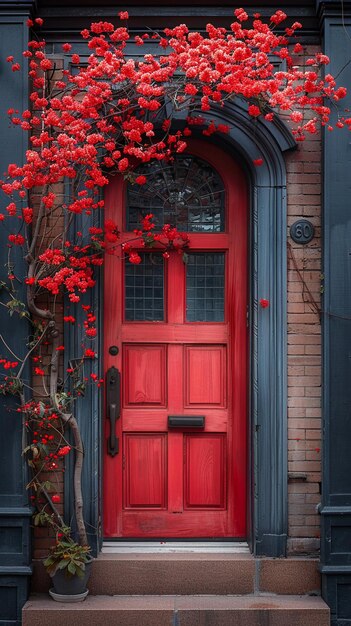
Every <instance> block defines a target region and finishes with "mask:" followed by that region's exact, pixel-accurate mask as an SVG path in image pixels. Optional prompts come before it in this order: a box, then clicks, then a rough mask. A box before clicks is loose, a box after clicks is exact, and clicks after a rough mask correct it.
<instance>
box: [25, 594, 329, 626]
mask: <svg viewBox="0 0 351 626" xmlns="http://www.w3.org/2000/svg"><path fill="white" fill-rule="evenodd" d="M67 624H74V626H119V625H121V626H205V625H206V626H233V625H234V624H235V626H263V625H266V626H329V624H330V617H329V608H328V607H327V605H326V604H325V603H324V602H323V600H322V599H321V598H319V597H309V596H284V595H281V596H275V595H264V596H260V595H255V596H249V595H247V596H233V595H229V596H223V595H221V596H212V595H202V596H200V595H195V596H194V595H187V596H174V595H162V596H160V595H157V596H156V595H155V596H149V595H148V596H125V595H120V596H90V595H89V596H88V597H87V598H86V600H84V602H79V603H77V604H70V603H58V602H54V601H53V600H51V599H50V598H48V597H47V596H46V595H37V596H35V595H33V596H32V597H31V598H30V599H29V601H28V602H27V603H26V605H25V607H24V609H23V626H67Z"/></svg>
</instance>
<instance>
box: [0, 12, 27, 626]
mask: <svg viewBox="0 0 351 626" xmlns="http://www.w3.org/2000/svg"><path fill="white" fill-rule="evenodd" d="M32 6H33V2H31V1H30V2H18V3H16V4H15V3H13V4H12V3H11V6H9V3H6V4H5V5H4V4H2V5H0V87H1V113H2V115H1V116H0V140H1V146H2V150H1V153H0V171H1V173H3V172H4V171H5V170H6V169H7V166H8V164H9V163H11V162H15V163H19V164H21V163H23V158H24V152H25V150H26V149H27V147H28V143H27V137H26V135H25V134H24V133H23V132H21V131H20V130H19V129H14V128H11V127H10V126H9V123H8V120H7V116H6V110H7V109H8V108H9V107H14V108H15V109H18V110H20V111H22V110H24V109H26V108H27V106H28V77H27V74H26V60H25V59H24V58H23V57H22V51H23V50H25V49H26V47H27V43H28V28H27V26H26V19H27V18H28V15H29V13H30V10H31V8H32ZM9 54H13V55H14V57H15V58H16V60H19V61H20V63H21V65H22V66H23V71H22V72H21V73H13V72H12V71H11V67H10V65H9V64H8V63H6V61H5V59H6V57H7V55H9ZM1 175H2V174H1ZM7 204H8V199H7V198H6V196H5V195H4V194H2V195H1V198H0V205H1V206H0V211H1V212H3V210H4V206H6V205H7ZM14 219H15V218H14ZM6 230H7V229H1V232H0V247H1V250H2V251H3V252H4V251H6V249H7V243H8V241H7V232H6ZM16 252H17V254H16V257H15V259H14V260H15V263H16V269H15V272H16V273H17V275H19V276H20V275H21V269H20V267H21V266H22V267H23V264H24V261H23V251H22V250H17V251H16ZM16 252H15V253H16ZM5 256H6V253H5V255H4V256H3V260H2V262H1V264H0V280H4V281H6V280H7V269H6V267H5V265H4V264H5V262H6V258H5ZM16 288H17V290H18V297H19V298H20V299H21V300H25V291H24V286H22V285H21V284H20V283H19V282H18V283H17V284H16ZM4 291H5V290H1V294H0V298H1V301H2V302H3V303H6V301H7V300H8V297H6V294H5V293H4ZM0 309H1V310H0V328H1V333H2V334H3V335H4V336H5V337H10V338H11V339H10V344H11V348H12V349H13V350H14V353H15V354H18V355H19V356H20V357H23V356H24V353H25V344H26V341H27V338H28V335H29V334H30V328H29V325H28V324H27V322H26V320H24V319H22V320H20V319H19V318H18V317H17V318H10V317H9V315H8V312H7V311H6V309H5V308H3V307H0ZM14 324H15V333H14ZM0 352H1V355H2V356H4V357H5V356H6V357H9V358H11V356H10V354H9V353H7V351H6V349H5V347H4V346H3V345H1V346H0ZM24 377H25V379H26V380H27V381H28V382H29V381H30V368H29V367H27V368H26V370H25V371H24ZM17 405H18V402H17V400H16V399H15V398H12V397H10V396H1V398H0V426H1V432H2V433H5V434H6V436H5V437H4V436H3V437H2V438H1V442H0V532H1V534H2V538H3V540H2V545H1V565H0V605H1V608H2V607H3V601H4V599H6V600H5V604H6V617H7V620H6V624H10V623H11V624H13V625H14V626H18V625H19V624H20V623H21V611H22V606H23V605H24V603H25V601H26V599H27V596H28V589H29V580H30V576H31V573H32V568H31V515H32V509H31V506H30V505H29V502H28V492H27V490H26V484H27V482H28V473H27V463H26V461H25V459H23V457H22V455H21V453H22V448H23V434H22V420H21V416H20V414H18V413H16V408H17ZM1 608H0V621H1V622H2V623H3V624H5V621H2V620H1V617H4V614H3V611H1Z"/></svg>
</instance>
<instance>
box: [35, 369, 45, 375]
mask: <svg viewBox="0 0 351 626" xmlns="http://www.w3.org/2000/svg"><path fill="white" fill-rule="evenodd" d="M34 374H36V376H44V375H45V372H44V370H43V369H42V368H41V367H35V368H34Z"/></svg>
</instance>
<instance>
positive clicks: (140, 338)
mask: <svg viewBox="0 0 351 626" xmlns="http://www.w3.org/2000/svg"><path fill="white" fill-rule="evenodd" d="M191 155H192V156H189V157H188V156H185V157H184V156H182V157H179V159H178V160H176V162H174V163H173V164H171V163H170V164H166V165H165V164H156V165H154V166H153V165H151V164H150V165H148V168H149V169H148V172H149V173H150V177H151V179H152V181H153V182H152V181H151V182H150V184H149V185H148V186H147V187H146V188H145V190H144V189H143V188H141V189H140V188H138V189H136V187H137V186H133V187H132V188H131V189H130V190H129V196H128V202H129V205H130V206H129V218H128V217H126V204H127V199H126V196H127V194H126V184H125V183H124V182H123V181H121V180H120V179H117V178H116V180H114V181H113V182H112V183H111V184H110V185H109V188H108V192H107V197H106V212H107V215H106V217H107V218H109V217H113V219H114V220H115V221H116V222H117V223H118V225H119V226H120V228H122V229H123V232H122V240H123V238H125V239H130V238H131V233H130V232H129V233H128V232H126V231H128V229H129V231H130V230H132V226H133V219H134V218H133V210H134V213H136V212H137V211H140V209H141V208H142V206H143V203H144V205H145V210H144V214H145V213H149V212H153V213H157V211H158V210H161V209H162V211H166V217H167V211H170V212H172V211H174V210H176V211H178V213H182V215H181V216H180V218H179V219H181V220H182V219H185V218H184V215H183V214H184V212H185V213H187V217H186V219H188V221H189V223H190V226H189V229H191V232H189V237H190V248H189V262H188V264H184V263H183V260H182V256H181V255H179V254H177V253H176V252H171V255H170V258H169V260H164V259H163V257H162V255H157V254H155V253H152V256H151V257H150V255H149V254H148V253H145V254H144V256H143V262H142V264H140V265H139V266H133V265H131V264H130V263H129V262H128V261H121V260H118V259H117V258H116V257H107V261H106V276H105V300H104V311H105V363H106V369H107V368H109V367H111V366H115V367H116V368H117V369H118V370H119V371H120V373H121V416H120V418H119V419H118V420H117V423H116V434H117V436H118V438H119V453H118V454H117V455H115V456H111V455H109V454H108V450H107V448H108V446H107V440H108V437H109V436H110V424H109V422H108V420H105V442H106V443H105V455H104V532H105V536H106V537H141V538H142V537H245V536H246V472H247V467H246V463H247V460H246V436H247V435H246V430H247V322H246V310H247V189H246V183H245V179H244V175H243V172H242V171H241V168H240V167H239V166H238V164H237V163H236V162H235V161H234V160H232V159H231V158H230V157H229V156H228V155H226V154H225V153H223V152H222V151H221V150H219V149H217V148H215V147H214V146H212V145H211V146H210V148H209V147H207V149H205V148H204V147H203V146H202V144H201V143H200V142H194V143H193V144H191ZM153 167H154V168H155V172H156V173H155V177H154V178H152V177H153V175H152V168H153ZM160 168H161V169H162V168H163V170H162V176H164V183H163V182H162V180H161V182H160V173H159V171H158V170H160ZM166 170H167V174H166V175H164V172H165V171H166ZM157 171H158V173H157ZM216 171H217V172H219V173H220V177H219V176H218V174H217V173H216ZM162 176H161V178H162ZM177 180H178V182H177ZM179 180H181V184H180V183H179ZM219 181H220V182H219ZM163 184H164V188H163V187H162V185H163ZM177 185H178V187H177ZM221 185H222V189H220V187H221ZM138 194H139V196H138ZM143 194H144V196H143ZM153 203H154V204H155V206H156V209H155V210H152V207H153ZM221 203H222V209H221V211H222V213H221V215H219V213H220V210H219V209H218V210H217V208H216V207H215V208H214V209H213V205H216V204H221ZM172 204H173V205H174V204H177V208H176V209H174V206H173V207H172ZM134 205H137V208H135V206H134ZM161 205H163V206H162V207H161V209H158V208H157V207H160V206H161ZM200 205H204V206H200ZM206 205H207V209H206ZM189 206H190V207H192V208H191V209H189ZM133 207H134V208H133ZM165 207H166V209H165ZM206 211H207V212H206ZM191 212H192V213H191ZM190 213H191V215H190ZM128 219H129V227H128V226H127V221H128ZM165 219H166V218H165ZM122 225H123V226H122ZM178 228H179V230H181V228H180V227H178ZM111 346H117V347H118V349H119V352H118V354H117V355H111V354H110V350H109V349H110V347H111ZM112 351H113V350H112ZM170 416H171V420H169V417H170ZM174 416H176V418H177V419H178V422H179V416H180V417H182V418H184V419H185V420H188V421H187V422H186V424H188V423H189V420H190V426H184V425H181V426H179V425H176V426H175V427H174V426H172V425H170V423H169V422H170V421H171V422H177V419H176V420H174ZM194 417H200V418H202V417H203V418H204V420H203V421H204V425H203V427H201V426H200V427H198V426H197V425H196V424H195V423H194V421H192V418H194ZM181 421H183V420H181ZM196 421H198V422H200V423H201V419H199V420H195V422H196Z"/></svg>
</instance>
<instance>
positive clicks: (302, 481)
mask: <svg viewBox="0 0 351 626" xmlns="http://www.w3.org/2000/svg"><path fill="white" fill-rule="evenodd" d="M287 173H288V176H287V179H288V189H287V198H288V460H289V465H288V469H289V485H288V491H289V505H288V506H289V531H288V533H289V540H288V553H290V554H296V553H301V552H307V553H310V552H314V551H316V550H317V549H318V547H319V536H320V531H319V526H320V519H319V516H318V513H317V511H316V507H317V505H318V503H319V501H320V480H321V325H320V298H321V240H320V214H321V142H320V139H319V138H318V137H316V138H314V137H313V138H312V139H308V140H306V141H305V142H304V143H302V144H300V145H299V149H298V151H297V152H295V153H292V154H290V155H289V156H288V158H287ZM299 218H304V219H308V220H309V221H311V222H312V223H313V225H314V227H315V237H314V239H313V240H312V241H311V242H310V243H309V244H306V245H301V244H295V243H294V242H293V241H292V239H291V238H290V235H289V228H290V226H291V224H293V223H294V222H295V221H296V220H297V219H299Z"/></svg>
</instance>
